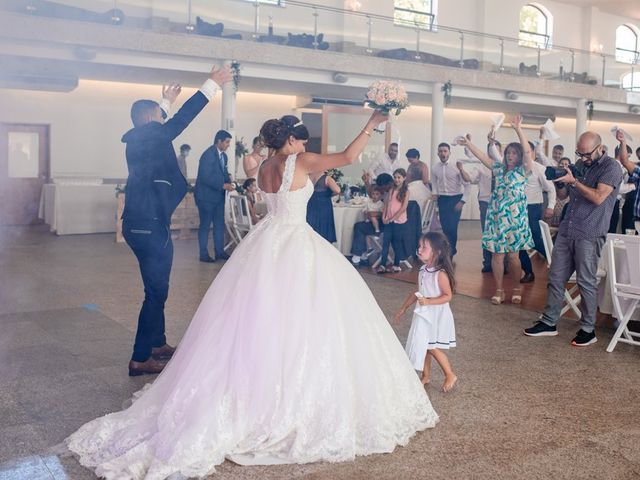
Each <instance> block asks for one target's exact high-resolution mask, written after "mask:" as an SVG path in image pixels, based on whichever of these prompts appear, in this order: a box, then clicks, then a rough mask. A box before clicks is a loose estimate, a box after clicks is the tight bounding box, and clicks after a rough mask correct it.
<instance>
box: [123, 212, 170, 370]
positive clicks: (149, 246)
mask: <svg viewBox="0 0 640 480" xmlns="http://www.w3.org/2000/svg"><path fill="white" fill-rule="evenodd" d="M122 234H123V236H124V239H125V240H126V242H127V244H128V245H129V247H131V250H133V253H134V254H135V256H136V258H137V259H138V265H139V266H140V274H141V275H142V283H143V284H144V301H143V302H142V308H141V309H140V314H139V315H138V330H137V332H136V340H135V343H134V345H133V355H132V356H131V360H134V361H136V362H144V361H145V360H148V359H149V357H150V356H151V349H152V348H153V347H161V346H163V345H164V344H165V343H167V339H166V337H165V334H164V304H165V302H166V301H167V296H168V295H169V276H170V274H171V265H172V263H173V243H172V242H171V231H170V230H169V226H168V225H162V224H161V223H159V222H157V221H128V220H124V221H123V222H122Z"/></svg>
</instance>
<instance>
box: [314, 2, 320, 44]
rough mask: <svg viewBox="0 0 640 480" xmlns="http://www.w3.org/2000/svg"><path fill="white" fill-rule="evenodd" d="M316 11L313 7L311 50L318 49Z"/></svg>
mask: <svg viewBox="0 0 640 480" xmlns="http://www.w3.org/2000/svg"><path fill="white" fill-rule="evenodd" d="M318 15H319V14H318V9H317V8H316V7H315V6H314V7H313V49H314V50H317V49H318V45H319V44H318Z"/></svg>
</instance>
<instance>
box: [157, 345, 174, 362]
mask: <svg viewBox="0 0 640 480" xmlns="http://www.w3.org/2000/svg"><path fill="white" fill-rule="evenodd" d="M175 351H176V348H175V347H172V346H171V345H169V344H168V343H165V344H164V345H163V346H161V347H153V348H152V349H151V356H152V357H153V358H155V359H156V360H168V359H170V358H171V357H173V354H174V353H175Z"/></svg>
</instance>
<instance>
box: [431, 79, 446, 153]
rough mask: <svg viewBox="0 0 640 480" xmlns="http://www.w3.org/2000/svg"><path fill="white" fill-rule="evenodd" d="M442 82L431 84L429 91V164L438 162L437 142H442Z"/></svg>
mask: <svg viewBox="0 0 640 480" xmlns="http://www.w3.org/2000/svg"><path fill="white" fill-rule="evenodd" d="M442 85H443V84H442V83H440V82H436V83H434V84H433V90H432V91H431V152H430V153H431V158H430V162H431V165H434V164H435V163H437V162H438V144H439V143H440V142H442V141H443V140H442V126H443V124H444V94H443V93H442Z"/></svg>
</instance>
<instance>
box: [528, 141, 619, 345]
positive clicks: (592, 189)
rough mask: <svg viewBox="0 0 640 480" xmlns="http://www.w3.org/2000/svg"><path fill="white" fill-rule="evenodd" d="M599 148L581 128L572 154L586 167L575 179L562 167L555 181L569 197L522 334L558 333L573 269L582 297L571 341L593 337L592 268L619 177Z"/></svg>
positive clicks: (594, 296) (594, 268)
mask: <svg viewBox="0 0 640 480" xmlns="http://www.w3.org/2000/svg"><path fill="white" fill-rule="evenodd" d="M602 147H603V145H602V139H601V138H600V135H598V134H597V133H595V132H585V133H583V134H582V135H580V139H579V140H578V145H577V149H576V156H577V157H578V158H579V159H581V160H582V161H583V162H584V166H585V167H586V169H585V173H584V177H583V178H581V179H580V180H576V178H575V177H574V176H573V174H572V172H571V170H569V169H568V168H567V169H566V170H567V174H566V175H565V176H563V177H561V178H558V179H557V180H555V181H556V182H563V183H565V184H566V185H568V186H569V192H570V196H571V200H570V202H569V204H568V208H567V213H566V215H565V217H564V219H563V220H562V223H561V224H560V230H559V232H558V236H557V238H556V241H555V244H554V247H553V256H552V259H551V269H550V270H549V285H548V294H547V305H546V306H545V309H544V313H543V314H542V316H541V317H540V320H539V321H538V322H537V323H536V324H535V325H534V326H533V327H530V328H527V329H525V331H524V334H525V335H528V336H530V337H543V336H547V337H550V336H555V335H557V334H558V331H557V329H556V324H557V323H558V320H559V319H560V311H561V310H562V303H563V300H564V290H565V284H566V283H567V281H568V280H569V278H570V277H571V275H573V272H574V271H575V272H576V279H577V283H578V288H579V289H580V295H581V297H582V301H581V302H580V311H581V312H582V318H581V319H580V330H578V333H577V334H576V336H575V337H574V339H573V340H572V341H571V344H572V345H574V346H576V347H586V346H587V345H591V344H593V343H595V342H596V341H597V339H596V334H595V323H596V309H597V297H598V279H597V277H596V272H597V270H598V260H599V258H600V252H601V250H602V246H603V245H604V242H605V240H606V237H607V231H608V229H609V220H610V219H611V213H612V212H613V206H614V204H615V202H616V196H617V194H618V188H619V187H620V182H621V181H622V172H621V170H620V166H619V165H618V164H617V163H616V161H615V160H614V159H612V158H611V157H609V156H607V155H606V154H605V153H604V152H603V148H602Z"/></svg>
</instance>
